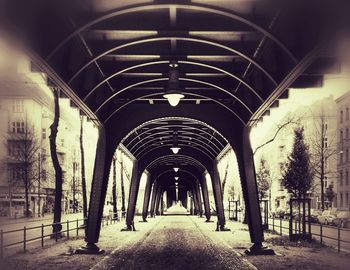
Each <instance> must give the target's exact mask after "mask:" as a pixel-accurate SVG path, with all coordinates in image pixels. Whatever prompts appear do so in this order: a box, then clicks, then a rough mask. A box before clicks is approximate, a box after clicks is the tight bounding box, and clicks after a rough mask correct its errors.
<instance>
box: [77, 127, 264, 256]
mask: <svg viewBox="0 0 350 270" xmlns="http://www.w3.org/2000/svg"><path fill="white" fill-rule="evenodd" d="M107 144H108V140H107V136H106V133H105V130H104V129H103V128H101V129H100V131H99V139H98V144H97V151H96V159H95V167H94V177H93V184H92V189H91V197H90V207H89V215H88V221H87V228H86V238H85V241H86V242H87V245H86V247H84V248H83V249H81V250H80V251H81V252H85V253H96V252H99V249H98V247H97V246H96V245H95V244H96V243H97V242H98V239H99V233H100V226H101V220H102V213H103V206H104V201H105V197H106V191H107V184H108V178H109V170H110V166H111V163H112V157H113V154H114V152H113V151H112V150H111V149H109V148H107V147H106V145H107ZM235 152H236V156H237V161H238V167H239V172H240V179H241V184H242V191H243V196H244V200H245V206H246V213H247V221H248V225H249V232H250V237H251V241H252V242H253V243H254V246H253V247H252V249H251V250H252V251H254V250H261V248H262V244H261V243H262V242H263V240H264V238H263V230H262V224H261V213H260V207H259V200H258V193H257V185H256V176H255V168H254V160H253V154H252V150H251V146H250V142H249V132H248V131H247V130H244V132H243V134H242V136H241V144H240V147H236V148H235ZM138 164H139V163H138V161H137V160H134V162H133V168H132V174H131V181H130V188H129V201H128V209H127V216H126V229H125V230H134V229H135V227H134V216H135V209H136V202H137V196H138V191H139V185H140V178H141V175H142V171H140V170H139V167H138ZM207 171H208V172H209V175H210V178H211V184H212V188H213V195H214V200H215V206H216V213H217V229H218V230H219V231H220V230H226V228H225V223H226V221H225V215H224V206H223V194H222V188H221V181H220V177H219V172H218V167H217V161H213V163H212V166H211V167H210V168H207ZM152 177H154V176H152V174H148V175H147V180H146V188H145V196H144V205H143V211H142V217H143V220H144V221H146V219H147V216H148V214H150V216H152V217H153V216H155V215H156V214H157V215H159V214H160V212H161V205H162V204H161V201H162V195H163V192H164V186H163V185H162V182H161V180H160V179H152ZM191 189H192V198H193V201H194V206H195V209H196V212H197V213H198V215H200V216H201V215H202V214H203V208H202V205H204V213H205V217H206V221H209V220H210V217H211V213H210V205H209V195H208V187H207V184H206V179H205V176H204V174H203V175H202V179H201V181H193V182H192V187H191ZM201 195H202V196H201ZM202 199H203V203H202ZM149 205H150V206H149ZM148 209H150V211H148Z"/></svg>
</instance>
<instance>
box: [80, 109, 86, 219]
mask: <svg viewBox="0 0 350 270" xmlns="http://www.w3.org/2000/svg"><path fill="white" fill-rule="evenodd" d="M83 125H84V118H83V116H80V163H81V164H80V168H81V189H82V192H83V217H84V224H85V221H86V218H87V195H86V179H85V152H84V141H83V134H84V127H83Z"/></svg>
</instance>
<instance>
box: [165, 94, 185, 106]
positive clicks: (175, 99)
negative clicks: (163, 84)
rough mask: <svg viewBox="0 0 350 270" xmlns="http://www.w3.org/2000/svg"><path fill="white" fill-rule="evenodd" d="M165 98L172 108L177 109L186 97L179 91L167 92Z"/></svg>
mask: <svg viewBox="0 0 350 270" xmlns="http://www.w3.org/2000/svg"><path fill="white" fill-rule="evenodd" d="M163 97H164V98H166V99H167V100H168V102H169V104H170V105H171V106H172V107H176V106H177V105H178V104H179V103H180V100H181V99H182V98H184V97H185V96H184V95H183V94H181V93H180V92H179V91H166V92H165V94H164V95H163Z"/></svg>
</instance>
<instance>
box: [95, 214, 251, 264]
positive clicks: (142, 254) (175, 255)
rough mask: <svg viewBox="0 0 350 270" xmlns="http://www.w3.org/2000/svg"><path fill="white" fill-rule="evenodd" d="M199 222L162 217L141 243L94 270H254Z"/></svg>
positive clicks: (118, 252)
mask: <svg viewBox="0 0 350 270" xmlns="http://www.w3.org/2000/svg"><path fill="white" fill-rule="evenodd" d="M197 221H200V222H203V219H198V218H197V217H189V216H165V217H161V218H160V221H159V222H158V223H157V224H156V225H155V226H154V227H152V228H151V229H150V230H148V232H147V233H145V235H144V236H143V237H142V238H141V239H139V240H138V241H135V242H134V243H133V244H132V245H129V246H127V247H125V248H123V250H116V251H115V252H112V254H111V255H110V256H108V257H107V258H105V259H104V260H103V261H101V262H100V263H99V264H98V265H96V266H95V267H93V269H94V270H97V269H188V270H190V269H203V270H204V269H242V270H243V269H255V267H254V266H253V265H251V264H250V263H248V261H246V260H245V259H244V258H242V257H240V256H239V255H238V254H237V253H236V252H234V251H233V250H232V249H231V248H229V247H227V246H226V247H223V246H221V245H219V244H218V242H217V241H216V240H215V238H212V236H213V235H212V234H213V233H214V234H215V232H213V231H212V230H207V228H201V227H200V226H198V224H197ZM210 225H211V227H212V228H214V227H215V225H214V224H213V223H211V224H210Z"/></svg>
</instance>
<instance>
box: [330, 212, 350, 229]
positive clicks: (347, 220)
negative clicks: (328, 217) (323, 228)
mask: <svg viewBox="0 0 350 270" xmlns="http://www.w3.org/2000/svg"><path fill="white" fill-rule="evenodd" d="M333 225H335V226H339V227H341V228H349V227H350V212H349V211H339V212H338V214H337V217H336V218H335V219H333Z"/></svg>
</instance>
